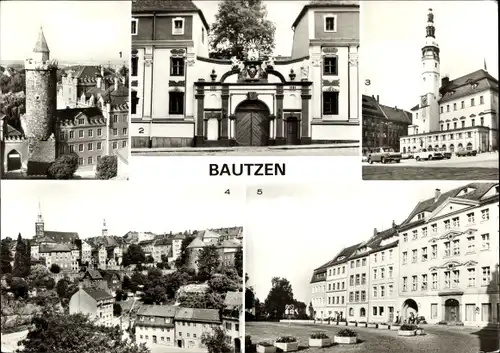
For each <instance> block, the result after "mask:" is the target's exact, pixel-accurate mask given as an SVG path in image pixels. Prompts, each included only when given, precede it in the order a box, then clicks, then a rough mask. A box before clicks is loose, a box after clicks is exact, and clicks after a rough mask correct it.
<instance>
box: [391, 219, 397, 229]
mask: <svg viewBox="0 0 500 353" xmlns="http://www.w3.org/2000/svg"><path fill="white" fill-rule="evenodd" d="M396 227H397V225H396V222H395V221H394V220H392V228H396Z"/></svg>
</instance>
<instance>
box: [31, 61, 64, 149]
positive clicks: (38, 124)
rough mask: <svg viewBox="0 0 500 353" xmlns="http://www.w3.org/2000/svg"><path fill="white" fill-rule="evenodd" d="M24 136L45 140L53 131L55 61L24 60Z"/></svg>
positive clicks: (55, 83) (55, 97)
mask: <svg viewBox="0 0 500 353" xmlns="http://www.w3.org/2000/svg"><path fill="white" fill-rule="evenodd" d="M25 69H26V114H25V116H24V119H23V120H24V126H23V129H24V133H25V135H26V137H31V138H34V139H36V140H40V141H46V140H47V139H48V138H49V137H50V136H51V135H52V134H53V132H54V126H55V119H56V109H57V62H56V61H50V60H49V61H33V60H26V62H25Z"/></svg>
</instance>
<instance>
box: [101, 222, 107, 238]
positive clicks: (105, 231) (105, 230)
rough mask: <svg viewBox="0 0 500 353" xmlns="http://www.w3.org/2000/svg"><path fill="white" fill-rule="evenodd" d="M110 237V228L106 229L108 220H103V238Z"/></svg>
mask: <svg viewBox="0 0 500 353" xmlns="http://www.w3.org/2000/svg"><path fill="white" fill-rule="evenodd" d="M107 235H108V227H106V218H103V220H102V236H103V237H105V236H107Z"/></svg>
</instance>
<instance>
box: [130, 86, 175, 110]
mask: <svg viewBox="0 0 500 353" xmlns="http://www.w3.org/2000/svg"><path fill="white" fill-rule="evenodd" d="M131 95H132V99H131V100H132V105H131V109H130V113H131V114H137V105H138V104H139V98H138V97H137V91H132V92H131ZM168 113H169V114H172V115H181V114H184V92H168Z"/></svg>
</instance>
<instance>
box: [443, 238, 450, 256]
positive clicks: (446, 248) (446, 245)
mask: <svg viewBox="0 0 500 353" xmlns="http://www.w3.org/2000/svg"><path fill="white" fill-rule="evenodd" d="M450 255H451V246H450V242H449V241H447V242H445V243H444V256H450Z"/></svg>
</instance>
